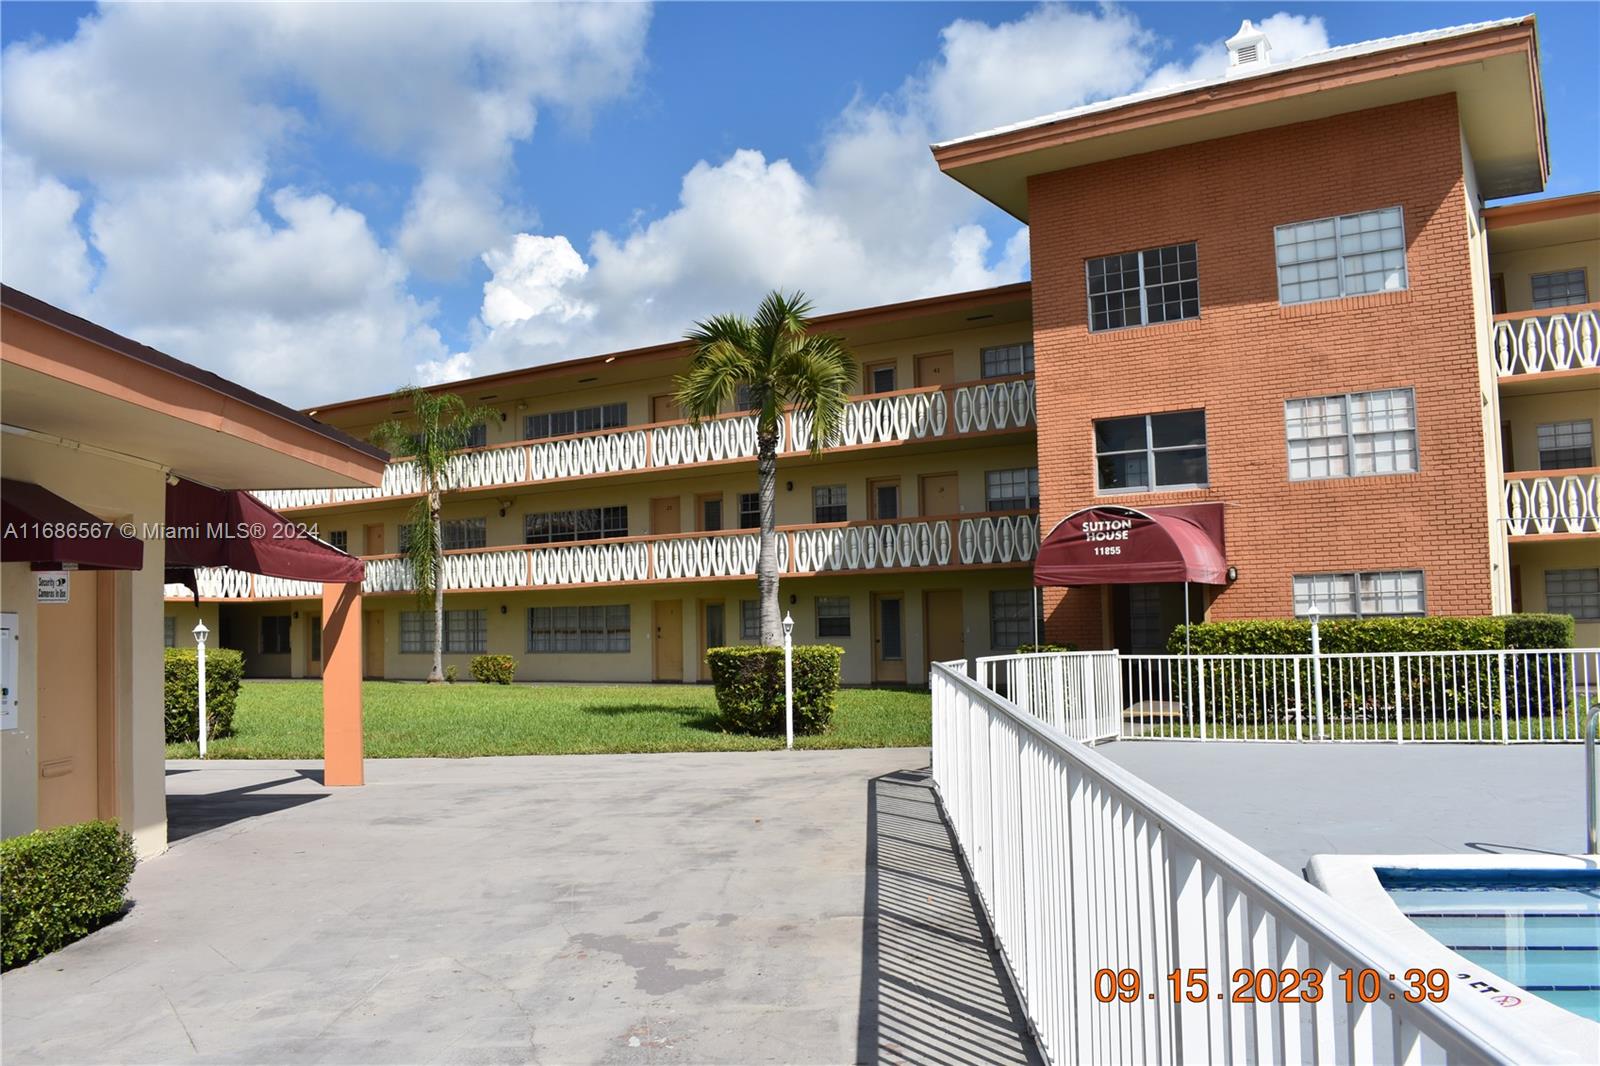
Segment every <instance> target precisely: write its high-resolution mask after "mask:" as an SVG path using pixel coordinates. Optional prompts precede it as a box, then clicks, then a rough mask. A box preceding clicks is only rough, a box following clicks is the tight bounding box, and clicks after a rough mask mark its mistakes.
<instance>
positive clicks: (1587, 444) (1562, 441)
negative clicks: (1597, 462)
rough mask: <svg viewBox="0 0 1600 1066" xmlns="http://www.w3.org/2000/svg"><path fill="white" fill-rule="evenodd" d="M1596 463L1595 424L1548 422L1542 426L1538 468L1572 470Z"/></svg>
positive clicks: (1583, 421) (1584, 421) (1590, 422)
mask: <svg viewBox="0 0 1600 1066" xmlns="http://www.w3.org/2000/svg"><path fill="white" fill-rule="evenodd" d="M1593 465H1594V423H1593V422H1592V421H1590V420H1589V419H1587V418H1585V419H1582V420H1579V421H1573V422H1549V423H1546V424H1545V425H1542V426H1540V427H1539V469H1540V470H1572V469H1574V468H1576V467H1585V466H1593Z"/></svg>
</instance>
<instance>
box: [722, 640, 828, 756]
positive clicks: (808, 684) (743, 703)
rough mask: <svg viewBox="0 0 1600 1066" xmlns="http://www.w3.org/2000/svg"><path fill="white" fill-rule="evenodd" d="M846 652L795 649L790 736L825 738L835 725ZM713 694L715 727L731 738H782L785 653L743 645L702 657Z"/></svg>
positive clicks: (805, 647)
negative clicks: (740, 735) (749, 735)
mask: <svg viewBox="0 0 1600 1066" xmlns="http://www.w3.org/2000/svg"><path fill="white" fill-rule="evenodd" d="M843 658H844V649H843V648H840V647H836V646H834V645H832V644H797V645H795V648H794V731H795V732H796V733H823V732H826V731H827V729H828V726H829V725H830V723H832V721H833V711H834V705H835V697H836V696H837V695H838V692H839V664H840V661H841V660H842V659H843ZM706 662H708V663H709V664H710V666H711V680H712V683H713V684H714V685H715V686H716V690H717V722H718V724H719V725H721V726H722V728H723V729H726V730H727V731H729V732H730V733H755V734H758V735H761V736H782V735H783V731H784V723H783V649H782V648H771V647H760V646H750V645H741V646H739V647H733V648H712V649H710V650H709V651H707V652H706Z"/></svg>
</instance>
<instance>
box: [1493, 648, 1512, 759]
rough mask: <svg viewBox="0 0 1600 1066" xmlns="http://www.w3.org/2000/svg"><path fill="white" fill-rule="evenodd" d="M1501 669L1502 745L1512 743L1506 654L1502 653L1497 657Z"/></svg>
mask: <svg viewBox="0 0 1600 1066" xmlns="http://www.w3.org/2000/svg"><path fill="white" fill-rule="evenodd" d="M1496 658H1497V659H1498V660H1499V668H1500V743H1502V744H1509V743H1511V713H1510V707H1509V706H1508V704H1509V703H1510V700H1509V699H1508V698H1507V697H1508V695H1509V693H1508V691H1507V689H1506V653H1505V652H1503V651H1502V652H1501V653H1500V654H1499V655H1497V656H1496Z"/></svg>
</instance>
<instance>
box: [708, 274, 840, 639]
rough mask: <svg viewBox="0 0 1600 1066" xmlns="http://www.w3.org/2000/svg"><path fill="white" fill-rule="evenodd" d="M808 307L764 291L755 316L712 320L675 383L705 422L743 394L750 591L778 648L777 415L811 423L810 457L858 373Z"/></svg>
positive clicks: (830, 436)
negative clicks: (752, 475)
mask: <svg viewBox="0 0 1600 1066" xmlns="http://www.w3.org/2000/svg"><path fill="white" fill-rule="evenodd" d="M810 315H811V303H810V301H809V300H807V299H806V298H805V295H804V294H803V293H799V292H796V293H794V294H793V295H786V294H784V293H782V292H771V293H768V294H767V297H766V299H764V300H762V301H761V306H760V307H759V308H758V309H757V310H756V316H755V318H754V319H746V318H744V317H743V316H742V315H734V314H727V315H717V316H716V317H714V318H708V319H706V320H705V321H704V322H697V323H695V326H694V328H693V329H692V330H690V331H689V332H688V334H686V339H687V340H688V341H689V342H690V343H692V344H693V345H694V356H693V358H692V359H691V360H690V363H689V369H688V371H687V372H686V373H685V374H683V375H682V376H681V377H679V378H678V380H677V386H678V388H677V397H676V398H677V401H678V405H679V406H680V407H682V408H683V412H684V414H685V415H687V416H688V418H689V420H690V421H691V422H693V423H695V424H697V425H698V424H699V423H700V421H701V420H702V419H705V418H711V417H712V416H714V415H715V414H716V413H717V412H718V411H719V410H721V409H722V408H723V406H725V405H726V404H727V403H728V401H729V400H732V399H733V398H734V397H735V396H736V395H738V393H739V389H740V386H743V387H744V388H745V389H746V390H747V393H748V398H749V404H750V412H751V413H752V414H754V415H755V418H756V477H757V479H758V489H759V493H760V501H761V549H760V552H759V554H758V555H757V556H756V589H757V593H758V596H759V602H760V604H761V643H763V644H767V645H776V644H779V643H781V641H782V637H781V635H780V634H781V632H782V629H781V626H782V623H781V622H780V621H779V618H778V540H777V533H776V531H775V527H776V525H777V521H776V518H777V498H778V440H779V437H780V435H781V433H782V428H783V412H784V410H785V409H786V408H792V409H793V410H794V411H795V412H796V413H797V414H799V415H801V416H802V417H805V418H807V419H809V421H810V422H811V454H812V455H820V454H821V453H822V449H823V448H825V447H827V446H829V445H831V444H833V443H834V442H835V441H836V440H838V437H839V430H840V425H841V423H842V421H843V419H844V410H845V404H846V403H847V402H848V401H849V397H850V389H851V387H852V386H854V384H855V382H856V378H857V376H858V373H859V372H858V370H857V368H856V361H855V358H854V357H853V356H851V354H850V353H849V352H848V351H847V350H846V349H845V347H844V344H843V342H842V341H841V340H840V339H839V338H837V337H831V336H826V335H813V334H812V333H811V332H810V323H809V322H808V321H807V320H808V318H809V316H810Z"/></svg>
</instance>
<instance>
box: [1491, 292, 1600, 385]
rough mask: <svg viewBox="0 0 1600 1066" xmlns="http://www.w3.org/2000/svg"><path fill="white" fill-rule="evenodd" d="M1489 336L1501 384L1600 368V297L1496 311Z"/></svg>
mask: <svg viewBox="0 0 1600 1066" xmlns="http://www.w3.org/2000/svg"><path fill="white" fill-rule="evenodd" d="M1490 341H1491V346H1492V348H1493V351H1494V363H1495V371H1496V373H1497V374H1498V375H1499V378H1500V382H1501V385H1502V387H1504V386H1505V385H1507V384H1511V383H1513V382H1521V381H1527V380H1531V379H1533V378H1534V376H1535V375H1537V376H1539V380H1541V381H1542V382H1545V383H1547V384H1548V383H1549V382H1551V381H1553V380H1555V379H1556V378H1560V377H1571V378H1575V379H1582V378H1586V377H1589V376H1591V375H1593V374H1596V373H1600V303H1588V304H1576V305H1573V306H1570V307H1551V308H1544V309H1541V310H1537V311H1515V312H1512V313H1511V314H1505V315H1496V316H1494V325H1493V332H1492V334H1491V336H1490Z"/></svg>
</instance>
